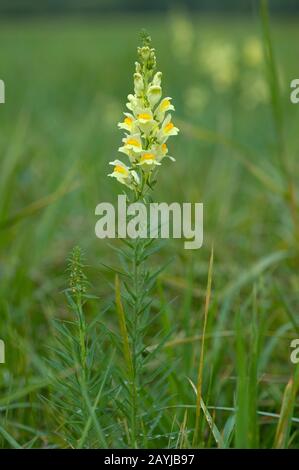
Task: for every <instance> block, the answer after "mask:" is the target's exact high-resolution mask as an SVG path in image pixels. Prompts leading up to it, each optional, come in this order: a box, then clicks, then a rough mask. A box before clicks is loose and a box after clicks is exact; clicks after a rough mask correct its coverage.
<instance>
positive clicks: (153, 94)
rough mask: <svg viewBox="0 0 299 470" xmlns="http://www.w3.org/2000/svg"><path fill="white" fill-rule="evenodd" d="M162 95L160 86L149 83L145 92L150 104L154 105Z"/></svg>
mask: <svg viewBox="0 0 299 470" xmlns="http://www.w3.org/2000/svg"><path fill="white" fill-rule="evenodd" d="M161 95H162V89H161V87H160V86H154V85H151V86H150V87H149V89H148V92H147V97H148V100H149V102H150V104H151V106H155V104H157V103H158V101H159V100H160V98H161Z"/></svg>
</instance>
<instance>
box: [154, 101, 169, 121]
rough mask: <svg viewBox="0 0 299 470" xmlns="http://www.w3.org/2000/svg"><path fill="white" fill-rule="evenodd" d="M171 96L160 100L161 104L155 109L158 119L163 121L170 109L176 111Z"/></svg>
mask: <svg viewBox="0 0 299 470" xmlns="http://www.w3.org/2000/svg"><path fill="white" fill-rule="evenodd" d="M170 101H171V98H170V97H169V96H168V97H167V98H163V100H162V101H161V102H160V104H159V106H158V107H157V109H156V111H155V118H156V119H157V120H158V121H160V122H161V121H163V119H164V116H165V113H167V112H168V111H174V106H173V105H172V104H171V102H170Z"/></svg>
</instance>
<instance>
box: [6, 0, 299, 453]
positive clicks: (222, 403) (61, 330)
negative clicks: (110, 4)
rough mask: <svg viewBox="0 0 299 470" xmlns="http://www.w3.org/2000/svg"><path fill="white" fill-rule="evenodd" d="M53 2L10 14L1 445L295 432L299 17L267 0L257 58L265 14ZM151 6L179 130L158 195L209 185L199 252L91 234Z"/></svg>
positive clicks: (286, 438)
mask: <svg viewBox="0 0 299 470" xmlns="http://www.w3.org/2000/svg"><path fill="white" fill-rule="evenodd" d="M239 3H240V2H239ZM39 21H40V23H39V22H34V23H32V24H31V23H30V24H27V23H26V24H25V23H24V24H23V23H21V22H18V23H17V24H15V23H13V22H7V23H3V24H2V25H1V31H0V42H1V70H2V72H1V73H2V76H1V79H4V81H5V83H6V89H7V102H6V103H5V105H1V107H0V112H1V135H0V155H1V157H0V158H1V172H0V219H1V220H0V252H1V253H0V255H1V258H0V338H1V339H3V340H4V341H5V346H6V360H7V362H6V364H1V365H0V390H1V396H0V415H1V416H0V418H1V425H0V446H1V447H2V448H7V447H9V448H19V447H22V448H53V447H59V448H60V447H65V448H72V447H76V448H88V447H92V448H97V447H109V448H113V447H120V448H127V447H131V446H132V447H134V446H140V447H148V448H154V447H158V448H161V447H169V448H175V447H178V448H188V447H192V445H193V439H194V434H195V430H196V428H197V429H198V433H197V439H196V440H195V441H194V445H196V446H199V447H205V448H210V447H225V448H228V447H230V448H233V447H250V448H252V447H257V448H271V447H277V448H298V445H299V444H298V443H299V433H298V425H299V419H298V368H296V367H295V366H294V365H293V364H292V363H291V362H290V359H289V356H290V342H291V340H292V339H293V338H295V337H298V319H297V312H298V308H299V303H298V285H299V277H298V262H299V256H298V233H299V231H298V189H297V188H298V174H299V167H298V158H297V147H298V143H297V141H298V117H299V115H298V112H299V106H294V105H291V104H290V101H289V80H290V78H295V77H296V76H297V73H298V70H297V62H298V61H297V55H296V54H297V52H296V48H295V47H294V48H291V47H290V44H295V45H296V44H298V39H299V37H298V28H297V27H296V25H293V24H292V23H289V22H284V21H281V20H280V22H279V24H277V22H275V21H274V22H270V21H269V17H268V13H267V10H266V9H265V8H264V9H263V16H262V21H261V31H262V36H261V37H262V41H263V46H264V51H265V54H266V59H265V58H263V59H262V63H261V64H260V66H259V67H256V68H253V67H252V66H249V65H248V64H246V63H245V61H244V60H241V58H242V57H243V55H242V54H243V48H244V47H245V45H246V44H247V42H248V39H249V38H251V37H252V36H254V37H258V38H259V37H260V36H259V34H260V31H259V27H258V26H257V25H256V24H255V23H254V22H253V21H251V20H246V19H243V20H242V19H240V20H239V21H238V22H235V21H232V20H231V19H229V18H227V19H226V20H225V21H224V20H223V19H221V22H220V21H218V20H217V19H207V18H198V17H196V15H194V16H192V18H191V17H190V16H188V14H185V13H182V12H172V13H171V15H170V16H165V17H158V16H157V17H154V18H151V17H150V16H148V17H144V18H143V19H142V20H141V19H140V18H135V17H133V16H132V17H131V16H128V17H126V19H124V17H122V18H118V17H117V16H115V17H113V19H111V20H108V19H107V18H105V20H103V21H102V22H101V20H99V23H97V22H95V23H89V22H87V21H83V20H80V21H79V20H78V21H67V22H61V23H60V22H59V23H58V22H57V23H56V22H47V21H42V20H39ZM141 24H144V26H145V27H146V28H147V29H148V30H149V31H150V32H151V35H152V37H153V38H154V40H155V45H156V47H157V49H158V51H159V64H161V68H163V73H164V75H165V77H167V80H166V82H167V88H168V90H167V95H168V94H169V95H171V96H173V97H174V98H175V103H176V116H177V120H176V122H177V124H178V126H179V127H180V129H181V133H180V136H179V137H178V139H177V142H178V143H177V144H176V146H175V149H174V148H173V149H169V150H170V154H171V153H172V151H173V154H175V156H176V159H177V161H176V164H175V165H173V166H172V167H170V166H169V167H168V168H167V167H166V171H165V172H164V171H163V172H161V178H160V177H159V179H158V181H157V183H156V185H155V199H156V200H159V201H167V202H171V201H179V202H182V201H203V202H204V205H205V219H204V223H205V225H204V246H203V248H202V249H201V250H200V251H198V252H192V253H191V252H187V251H185V250H184V249H183V248H182V243H181V241H180V240H177V241H176V240H174V241H170V242H169V243H167V244H166V245H164V246H162V247H161V246H160V245H159V243H156V242H153V243H150V242H149V241H142V240H136V241H135V242H133V241H129V240H127V241H126V240H124V241H123V243H122V242H118V241H117V242H113V243H112V244H111V245H112V246H108V245H107V244H106V243H104V242H103V241H99V240H96V238H95V236H94V224H95V217H94V207H95V206H96V204H97V203H98V202H99V201H114V200H115V197H116V194H117V192H118V191H119V189H118V188H117V186H116V185H115V188H114V187H113V185H112V184H111V181H107V180H108V178H106V173H107V162H108V161H109V160H110V159H112V158H114V157H115V155H114V154H113V152H115V148H116V142H118V140H117V139H119V134H118V132H117V130H116V129H114V127H113V126H114V123H116V122H117V121H118V120H119V118H120V117H121V112H122V109H123V104H124V103H123V97H124V96H125V93H127V91H128V83H129V79H126V77H130V76H131V74H132V61H133V60H134V50H135V46H136V40H137V36H138V31H139V30H140V26H141ZM186 25H187V28H186ZM186 31H187V32H189V33H191V36H190V38H189V39H190V41H189V43H188V38H187V34H186ZM182 38H183V41H182ZM186 38H187V39H186ZM214 41H216V43H217V44H216V46H215V47H216V49H217V48H218V46H219V44H220V46H221V45H222V44H224V43H228V44H229V45H230V46H233V50H234V51H235V54H236V55H235V57H237V59H236V61H235V63H234V67H236V69H234V71H235V72H236V73H237V77H238V78H237V80H236V81H235V82H232V83H231V84H230V86H229V87H228V88H227V89H226V90H220V88H219V87H218V85H219V83H218V82H217V81H216V82H215V83H214V82H213V80H212V76H211V75H210V74H209V73H210V72H209V71H208V70H207V69H205V68H204V64H203V62H202V61H201V59H200V57H199V56H200V51H201V49H202V48H204V49H205V50H209V54H210V49H209V46H211V45H212V43H213V42H214ZM20 44H22V51H23V59H22V60H21V59H20ZM120 44H126V47H124V48H122V49H120ZM229 50H231V49H229ZM260 74H261V75H262V77H264V79H265V80H266V82H265V83H266V88H267V90H268V91H269V94H268V101H265V102H260V101H258V102H255V103H254V102H253V100H251V97H252V95H251V94H250V93H251V91H252V89H253V88H254V87H253V84H254V77H256V76H260ZM248 75H249V77H250V79H249V83H250V86H246V87H244V89H243V87H242V86H243V83H245V79H246V77H247V76H248ZM216 76H217V77H218V78H219V75H218V74H216ZM20 77H22V80H21V81H20ZM203 90H204V96H206V99H207V101H206V106H205V107H201V106H204V99H202V97H203V95H202V93H201V92H202V91H203ZM244 94H245V95H244ZM244 97H245V101H244V100H243V98H244ZM203 98H204V97H203ZM241 98H242V99H241ZM258 98H259V96H258ZM281 142H282V144H281ZM174 150H175V151H174ZM113 155H114V156H113ZM286 162H287V165H286V169H285V164H286ZM286 170H287V171H286ZM77 244H79V245H80V246H82V247H83V248H84V252H85V253H86V261H84V260H83V259H82V254H81V251H80V249H78V248H77V249H75V250H74V252H73V254H72V255H71V257H70V260H69V268H68V271H67V274H66V272H65V260H66V259H67V257H68V253H69V252H70V250H71V247H73V246H75V245H77ZM212 246H213V247H214V262H213V278H212V282H210V283H209V282H208V278H209V276H208V273H209V264H210V263H209V260H210V255H211V247H212ZM173 255H175V258H174V261H173V262H172V264H171V266H170V267H168V268H167V269H165V270H162V268H163V267H164V266H165V264H166V263H167V262H168V260H169V259H170V258H172V257H173ZM119 260H120V263H119ZM106 266H116V268H115V269H114V268H110V269H109V270H108V269H106ZM116 274H117V279H116V280H115V275H116ZM70 280H71V284H70ZM210 280H211V276H210ZM62 293H63V294H62ZM207 297H209V304H208V307H209V308H208V315H207V309H206V308H205V299H206V298H207ZM202 352H203V354H202ZM192 384H194V386H192ZM196 416H197V422H196Z"/></svg>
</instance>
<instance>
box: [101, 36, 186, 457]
mask: <svg viewBox="0 0 299 470" xmlns="http://www.w3.org/2000/svg"><path fill="white" fill-rule="evenodd" d="M150 43H151V39H150V37H149V36H148V35H146V34H145V33H144V34H143V45H142V47H138V50H137V51H138V59H139V60H138V62H136V64H135V67H136V71H135V73H134V94H129V95H128V103H127V108H128V112H125V113H124V120H123V121H122V122H120V123H119V124H118V127H119V128H120V129H121V130H124V132H125V136H124V138H123V139H122V145H121V146H120V147H119V149H118V150H119V152H120V153H122V154H123V155H124V156H125V159H126V160H125V162H124V161H123V160H118V159H117V160H114V161H112V162H110V164H111V165H113V172H112V173H111V174H110V175H109V176H110V177H112V178H115V179H116V180H117V181H118V182H119V183H121V184H122V185H124V186H126V187H127V188H128V189H129V191H128V194H127V199H128V201H143V202H144V203H148V202H150V199H149V192H150V190H152V189H153V187H154V184H155V177H156V174H157V171H158V169H159V168H160V167H161V165H162V164H163V162H164V160H165V159H166V158H167V157H168V158H169V159H170V160H172V161H174V158H173V157H171V156H169V155H168V147H167V141H168V139H169V137H171V136H174V135H176V134H177V133H178V128H177V127H176V126H175V125H174V124H173V122H172V117H171V111H174V106H173V105H172V104H171V98H170V97H166V98H162V88H161V78H162V73H161V72H159V71H156V55H155V49H153V48H152V47H151V45H150ZM123 243H124V246H125V248H122V249H120V250H117V251H118V253H119V254H120V258H121V262H122V267H123V269H122V271H119V270H117V273H122V274H123V275H122V283H120V281H119V280H118V277H116V281H115V291H116V298H115V303H116V311H117V316H118V322H119V325H120V335H121V341H120V343H121V353H122V356H123V358H124V362H125V368H124V369H122V370H121V371H120V374H119V381H120V383H121V393H119V397H121V398H119V403H118V405H119V408H120V409H121V411H122V415H123V421H124V429H125V435H126V436H127V437H126V444H127V445H130V447H133V448H136V447H140V446H142V444H143V443H145V442H146V441H147V437H148V436H146V431H145V430H146V429H149V428H150V427H149V426H146V425H145V424H146V423H145V421H147V422H149V421H150V420H151V419H153V418H154V419H157V418H156V416H154V415H153V416H152V417H150V413H154V408H155V405H154V404H153V403H152V396H153V393H152V392H153V387H155V386H157V387H159V385H158V379H160V380H161V377H162V376H163V374H164V377H165V368H164V366H163V369H162V366H161V367H156V366H155V367H153V366H152V365H151V361H152V359H153V356H154V355H155V354H156V353H157V351H158V350H159V348H156V349H155V351H154V352H150V349H149V348H148V347H147V345H146V340H147V333H148V327H149V325H151V324H152V322H153V321H154V319H155V316H153V313H152V309H151V304H152V298H151V297H150V292H151V289H152V287H153V286H154V284H155V281H156V278H157V276H158V274H159V273H160V272H161V271H162V270H163V269H164V267H165V266H163V267H160V268H158V269H157V270H156V271H155V272H151V271H150V270H149V269H148V268H147V263H146V261H147V260H148V258H149V256H150V255H151V254H153V253H154V252H155V251H157V250H158V244H157V246H155V247H153V246H152V245H153V244H154V243H156V242H155V241H154V239H153V238H152V239H150V238H140V237H137V238H132V239H129V240H123ZM121 284H122V285H121ZM122 287H123V292H122ZM169 373H170V370H169V368H168V370H167V374H169ZM124 374H125V376H126V378H125V380H124ZM162 381H163V380H162ZM149 384H150V387H151V393H149V392H148V387H147V386H148V385H149ZM155 384H156V385H155ZM159 392H160V393H159V395H161V402H160V404H161V403H162V402H163V397H162V394H161V391H160V390H159Z"/></svg>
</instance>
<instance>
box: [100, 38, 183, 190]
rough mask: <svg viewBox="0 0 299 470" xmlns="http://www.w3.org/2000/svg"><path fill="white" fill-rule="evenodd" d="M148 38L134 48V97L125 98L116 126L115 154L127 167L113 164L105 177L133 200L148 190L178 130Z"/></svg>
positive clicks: (117, 161)
mask: <svg viewBox="0 0 299 470" xmlns="http://www.w3.org/2000/svg"><path fill="white" fill-rule="evenodd" d="M150 41H151V40H150V37H149V36H145V37H144V44H143V46H142V47H138V49H137V52H138V59H139V60H138V62H135V73H134V76H133V80H134V94H129V95H128V102H127V105H126V106H127V108H128V111H129V112H125V113H124V118H123V120H122V121H121V122H119V123H118V127H119V129H121V130H123V131H124V132H125V137H124V138H123V139H122V145H121V146H120V147H119V149H118V151H119V152H121V153H123V154H125V155H126V156H127V157H128V160H129V165H130V166H127V165H126V164H125V163H123V162H121V161H120V160H115V161H113V162H110V164H112V165H114V170H113V173H111V174H110V175H109V176H112V177H114V178H116V179H117V180H118V181H119V182H120V183H122V184H124V185H125V186H127V187H129V188H130V189H133V190H134V191H135V193H136V195H137V197H143V196H144V194H145V191H146V190H147V188H152V184H153V183H152V178H153V174H154V172H156V171H157V169H158V168H159V167H160V166H161V164H162V162H163V160H164V159H165V158H166V157H168V158H169V159H170V160H172V161H175V159H174V158H173V157H170V156H169V155H168V147H167V145H166V142H167V140H168V139H169V137H171V136H174V135H177V134H178V132H179V129H178V128H177V127H176V126H175V124H174V123H173V121H172V117H171V114H170V113H171V111H174V106H173V104H172V103H171V98H170V97H166V98H162V88H161V79H162V73H161V72H156V55H155V49H153V48H152V47H150Z"/></svg>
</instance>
